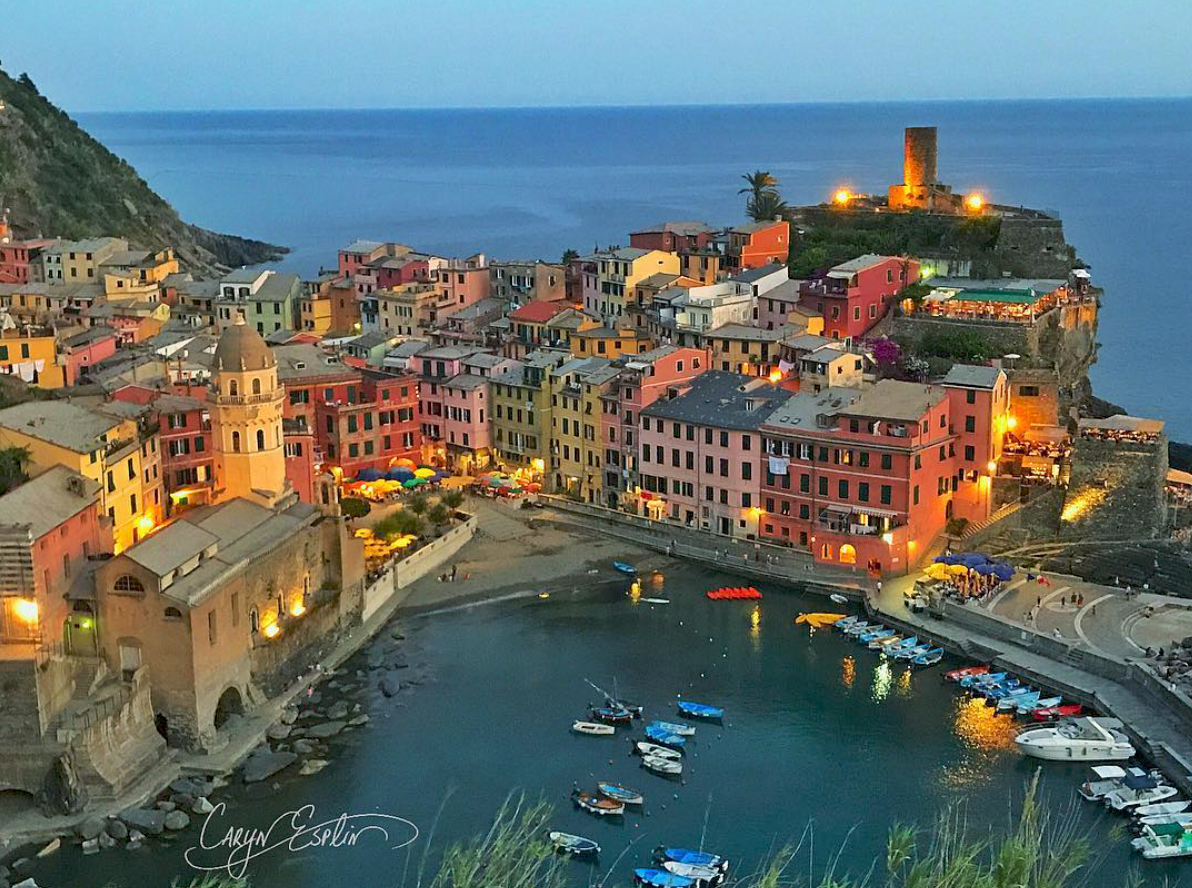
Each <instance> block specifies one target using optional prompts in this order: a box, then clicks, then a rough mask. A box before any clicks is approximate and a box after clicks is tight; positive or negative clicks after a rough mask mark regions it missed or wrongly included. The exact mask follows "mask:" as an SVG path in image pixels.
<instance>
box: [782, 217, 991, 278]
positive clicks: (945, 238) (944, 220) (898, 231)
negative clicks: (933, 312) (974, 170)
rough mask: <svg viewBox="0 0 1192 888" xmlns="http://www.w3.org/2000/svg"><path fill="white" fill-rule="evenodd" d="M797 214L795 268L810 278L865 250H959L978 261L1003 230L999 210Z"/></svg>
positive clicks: (884, 252) (947, 252)
mask: <svg viewBox="0 0 1192 888" xmlns="http://www.w3.org/2000/svg"><path fill="white" fill-rule="evenodd" d="M800 215H801V216H802V218H800V219H798V220H797V223H798V224H799V225H800V234H799V240H798V244H799V247H798V250H797V251H796V252H795V255H794V256H793V258H792V259H791V263H790V267H791V274H792V275H793V276H794V277H797V278H805V277H808V276H810V275H812V274H813V273H814V272H816V271H822V270H824V269H827V268H831V267H832V266H833V265H839V264H840V263H841V262H847V261H848V260H850V259H854V258H856V257H857V256H861V255H863V254H865V253H877V254H879V255H887V256H920V255H924V254H926V255H941V254H943V255H955V256H956V257H957V258H959V259H971V260H973V261H974V263H975V264H978V265H979V264H980V263H982V262H983V261H984V262H991V261H992V253H993V248H994V246H995V245H996V244H997V238H998V233H999V232H1000V230H1001V219H1000V218H999V217H998V216H992V215H990V216H978V217H973V218H964V217H949V216H940V215H934V214H927V213H872V214H868V213H860V212H847V211H839V210H820V209H818V208H807V209H806V210H804V211H803V212H802V213H801V214H800Z"/></svg>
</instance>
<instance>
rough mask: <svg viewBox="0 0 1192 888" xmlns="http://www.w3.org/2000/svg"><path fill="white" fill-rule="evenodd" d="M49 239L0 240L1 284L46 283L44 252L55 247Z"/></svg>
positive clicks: (54, 241)
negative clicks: (42, 256)
mask: <svg viewBox="0 0 1192 888" xmlns="http://www.w3.org/2000/svg"><path fill="white" fill-rule="evenodd" d="M55 243H57V241H56V239H54V238H49V237H41V238H31V239H27V240H5V239H3V238H0V284H35V283H41V282H42V281H44V278H43V277H42V275H43V274H44V267H43V265H42V263H41V253H42V251H43V250H46V249H48V248H49V247H52V246H54V244H55Z"/></svg>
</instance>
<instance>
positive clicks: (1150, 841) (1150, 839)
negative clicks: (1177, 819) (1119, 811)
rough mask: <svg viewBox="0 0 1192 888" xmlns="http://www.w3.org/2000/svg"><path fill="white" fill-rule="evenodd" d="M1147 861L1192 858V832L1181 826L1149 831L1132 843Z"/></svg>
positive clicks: (1175, 825) (1176, 825)
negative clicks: (1165, 858) (1166, 858)
mask: <svg viewBox="0 0 1192 888" xmlns="http://www.w3.org/2000/svg"><path fill="white" fill-rule="evenodd" d="M1130 845H1131V846H1132V847H1133V848H1134V850H1135V851H1138V852H1140V853H1141V854H1142V856H1143V857H1145V858H1146V859H1147V860H1155V859H1160V858H1164V857H1192V830H1189V829H1188V828H1187V827H1185V826H1182V825H1180V824H1174V825H1172V826H1170V827H1159V828H1158V829H1155V830H1151V829H1148V830H1147V831H1146V833H1144V834H1143V835H1141V836H1139V837H1138V838H1137V839H1134V840H1133V841H1132V842H1130Z"/></svg>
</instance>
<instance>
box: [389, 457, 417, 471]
mask: <svg viewBox="0 0 1192 888" xmlns="http://www.w3.org/2000/svg"><path fill="white" fill-rule="evenodd" d="M389 467H390V468H391V469H393V468H400V469H409V470H410V471H413V470H414V469H416V468H418V464H417V463H416V462H414V460H412V459H406V458H405V457H404V456H403V457H400V458H399V459H393V460H390V461H389Z"/></svg>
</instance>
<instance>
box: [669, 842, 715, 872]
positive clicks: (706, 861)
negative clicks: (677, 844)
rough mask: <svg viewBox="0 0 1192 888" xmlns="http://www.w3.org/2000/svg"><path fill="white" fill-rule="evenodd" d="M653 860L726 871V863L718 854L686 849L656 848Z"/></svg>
mask: <svg viewBox="0 0 1192 888" xmlns="http://www.w3.org/2000/svg"><path fill="white" fill-rule="evenodd" d="M654 858H655V859H656V860H659V861H666V860H670V861H674V862H675V863H685V864H687V865H688V866H710V867H712V868H713V869H718V870H720V871H721V872H723V871H724V870H726V869H728V861H727V860H725V859H724V858H723V857H721V856H720V855H719V854H711V853H709V852H707V851H691V850H689V849H687V848H656V849H654Z"/></svg>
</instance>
